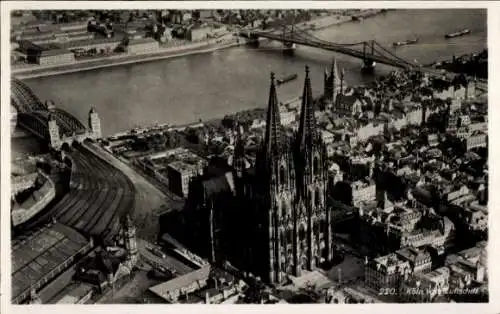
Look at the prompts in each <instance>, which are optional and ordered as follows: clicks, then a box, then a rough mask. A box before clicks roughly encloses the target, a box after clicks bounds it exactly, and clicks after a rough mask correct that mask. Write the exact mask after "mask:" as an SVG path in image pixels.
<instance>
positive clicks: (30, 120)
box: [11, 79, 135, 242]
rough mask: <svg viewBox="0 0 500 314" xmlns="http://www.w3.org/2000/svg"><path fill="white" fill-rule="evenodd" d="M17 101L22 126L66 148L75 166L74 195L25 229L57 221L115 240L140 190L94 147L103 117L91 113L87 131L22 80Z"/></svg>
mask: <svg viewBox="0 0 500 314" xmlns="http://www.w3.org/2000/svg"><path fill="white" fill-rule="evenodd" d="M11 102H12V105H13V106H14V107H15V108H16V109H17V111H18V119H19V121H18V122H19V125H20V126H21V127H23V128H25V129H27V130H29V131H31V132H32V133H33V134H34V135H36V136H38V137H39V138H41V139H42V140H45V141H49V143H50V145H51V146H52V148H53V149H56V150H61V151H62V153H61V155H62V158H63V160H64V162H65V163H66V164H68V165H69V166H70V167H71V177H70V182H69V191H68V192H67V193H66V194H64V195H63V196H61V197H59V198H58V199H57V200H56V201H55V203H53V204H50V205H49V206H48V207H47V208H44V209H42V210H41V211H40V212H39V213H37V214H36V215H35V216H34V217H33V219H31V220H29V221H27V222H26V223H24V224H23V225H21V226H19V229H20V230H30V229H32V228H34V227H36V226H38V225H40V224H43V223H46V222H48V221H50V220H51V219H53V218H54V219H56V220H57V221H58V222H60V223H62V224H64V225H67V226H69V227H73V228H74V229H76V230H78V231H79V232H81V233H82V234H83V235H85V236H93V237H95V238H96V240H102V241H105V242H108V241H111V240H112V239H113V237H114V236H115V235H116V234H117V233H118V232H119V229H120V226H121V220H122V219H123V218H124V217H125V215H126V214H128V213H129V212H130V211H131V210H133V208H134V200H135V187H134V185H133V183H132V182H131V181H130V179H129V178H128V177H127V176H126V175H125V174H124V173H123V172H121V171H120V170H119V169H117V168H116V167H115V166H113V165H111V164H110V163H109V162H107V161H106V160H105V159H104V158H102V157H101V156H98V154H96V153H95V152H94V151H93V150H92V149H89V145H88V144H89V143H88V141H92V140H96V139H98V138H100V122H99V120H98V117H97V116H96V115H97V113H96V112H95V111H93V110H91V111H90V113H89V126H88V127H85V125H84V124H83V123H82V122H80V121H79V120H78V119H77V118H75V117H74V116H73V115H72V114H70V113H68V112H66V111H64V110H61V109H58V108H56V107H55V106H54V105H53V104H51V103H48V102H47V103H43V102H42V101H40V99H39V98H38V97H37V96H36V95H35V94H34V93H33V91H32V90H31V89H30V88H29V87H28V86H27V85H26V84H25V83H23V82H22V81H20V80H17V79H12V93H11ZM96 118H97V119H96ZM55 138H56V139H59V140H58V141H54V139H55ZM54 144H56V145H54Z"/></svg>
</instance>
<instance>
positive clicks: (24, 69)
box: [11, 10, 382, 79]
mask: <svg viewBox="0 0 500 314" xmlns="http://www.w3.org/2000/svg"><path fill="white" fill-rule="evenodd" d="M381 12H382V11H381V10H367V11H365V12H363V16H365V17H368V16H373V15H376V14H380V13H381ZM352 20H353V19H352V16H351V15H330V16H324V17H318V18H315V19H313V20H311V21H307V22H302V23H298V24H297V25H296V27H297V28H298V29H300V30H302V31H318V30H322V29H325V28H328V27H333V26H337V25H340V24H343V23H347V22H351V21H352ZM312 25H314V26H312ZM228 35H229V36H228ZM228 35H225V36H224V38H223V39H209V40H206V41H201V42H194V43H188V44H183V45H175V46H167V47H160V49H159V50H158V51H156V52H152V53H143V54H128V53H122V54H119V55H114V56H107V57H97V58H92V59H88V60H81V61H76V62H74V63H71V64H55V65H46V66H40V65H32V66H20V67H16V66H13V67H12V69H11V73H12V75H14V76H15V77H16V78H18V79H31V78H37V77H44V76H54V75H61V74H68V73H75V72H81V71H90V70H95V69H101V68H107V67H114V66H119V65H127V64H134V63H140V62H151V61H156V60H163V59H169V58H177V57H184V56H189V55H195V54H202V53H211V52H214V51H218V50H222V49H227V48H231V47H236V46H239V45H242V44H244V43H245V39H243V38H240V37H239V36H237V35H236V34H234V35H233V36H232V38H229V37H230V34H228ZM261 40H264V39H261Z"/></svg>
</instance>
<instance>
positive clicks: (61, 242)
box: [11, 223, 88, 298]
mask: <svg viewBox="0 0 500 314" xmlns="http://www.w3.org/2000/svg"><path fill="white" fill-rule="evenodd" d="M87 244H88V241H87V240H86V239H85V238H84V237H83V236H82V235H81V234H79V233H78V232H76V231H75V230H73V229H72V228H69V227H66V226H64V225H62V224H60V223H56V224H53V225H51V226H47V227H44V228H42V229H40V230H38V231H36V232H35V233H33V234H31V235H29V236H28V237H26V238H17V239H14V241H13V244H12V270H11V273H12V297H13V298H15V297H17V296H18V295H20V294H21V293H23V292H24V291H26V290H28V289H30V287H31V285H33V284H35V283H36V282H38V281H39V280H41V279H42V278H43V277H45V276H46V275H48V274H49V273H50V272H51V271H53V270H54V269H55V268H56V267H58V266H59V265H61V264H62V263H64V262H65V261H66V260H67V259H68V258H70V257H72V256H74V255H75V254H76V253H77V252H78V251H79V250H81V249H82V248H83V247H84V246H85V245H87Z"/></svg>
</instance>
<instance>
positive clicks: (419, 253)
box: [396, 247, 431, 264]
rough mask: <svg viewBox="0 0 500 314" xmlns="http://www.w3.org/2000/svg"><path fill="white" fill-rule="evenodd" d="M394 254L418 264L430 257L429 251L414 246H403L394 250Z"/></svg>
mask: <svg viewBox="0 0 500 314" xmlns="http://www.w3.org/2000/svg"><path fill="white" fill-rule="evenodd" d="M396 254H397V255H399V256H400V257H402V258H404V259H405V260H407V261H409V262H411V263H413V264H419V263H422V262H424V261H426V260H430V258H431V255H430V253H429V252H426V251H424V250H419V249H417V248H414V247H407V248H403V249H401V250H398V251H396Z"/></svg>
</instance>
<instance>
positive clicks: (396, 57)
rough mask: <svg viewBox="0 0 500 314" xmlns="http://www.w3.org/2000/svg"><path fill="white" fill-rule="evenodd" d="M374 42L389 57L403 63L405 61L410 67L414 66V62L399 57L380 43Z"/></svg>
mask: <svg viewBox="0 0 500 314" xmlns="http://www.w3.org/2000/svg"><path fill="white" fill-rule="evenodd" d="M374 43H375V46H377V47H378V48H379V49H381V50H382V51H384V52H385V53H387V54H389V55H390V56H391V57H393V58H395V59H397V60H399V61H401V62H403V63H406V64H408V65H410V66H412V67H415V64H413V63H411V62H409V61H406V60H405V59H403V58H401V57H398V56H397V55H396V54H394V53H392V52H391V51H389V49H387V48H385V47H383V46H382V45H381V44H379V43H378V42H376V41H374Z"/></svg>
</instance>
